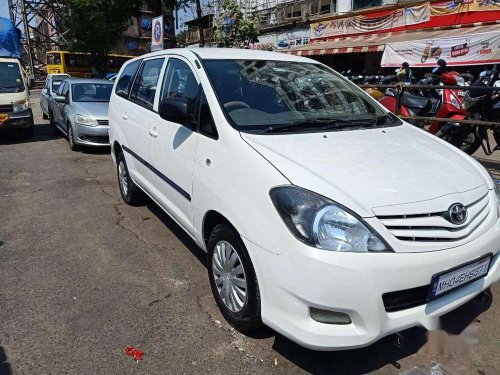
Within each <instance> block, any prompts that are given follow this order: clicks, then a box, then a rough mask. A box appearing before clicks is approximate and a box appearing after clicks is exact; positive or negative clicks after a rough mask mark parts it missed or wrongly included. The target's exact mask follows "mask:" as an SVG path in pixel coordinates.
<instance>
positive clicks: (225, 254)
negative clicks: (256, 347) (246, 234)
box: [207, 224, 263, 332]
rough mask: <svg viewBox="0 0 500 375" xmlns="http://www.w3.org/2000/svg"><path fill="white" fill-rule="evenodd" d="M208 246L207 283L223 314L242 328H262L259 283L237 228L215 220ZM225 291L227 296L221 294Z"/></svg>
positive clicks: (238, 327) (239, 328)
mask: <svg viewBox="0 0 500 375" xmlns="http://www.w3.org/2000/svg"><path fill="white" fill-rule="evenodd" d="M207 250H208V254H207V260H208V263H207V265H208V266H207V269H208V278H209V280H210V287H211V288H212V293H213V295H214V298H215V302H216V303H217V305H218V306H219V309H220V310H221V312H222V315H223V316H224V318H225V319H226V320H227V322H228V323H229V324H231V325H232V326H233V327H234V328H236V329H237V330H239V331H242V332H245V331H247V332H248V331H255V330H258V329H261V328H262V327H263V324H262V320H261V316H260V292H259V284H258V282H257V277H256V275H255V270H254V268H253V265H252V261H251V260H250V256H249V255H248V251H247V249H246V248H245V245H244V243H243V241H242V240H241V237H240V236H239V234H238V232H236V230H235V229H234V228H232V227H231V226H229V225H227V224H218V225H217V226H216V227H215V228H214V230H213V231H212V233H211V235H210V238H209V240H208V244H207ZM233 252H234V253H236V255H237V256H236V257H235V255H234V253H233ZM223 259H226V260H227V259H230V260H231V259H233V260H234V262H233V264H232V265H229V263H225V264H224V263H223V262H222V260H223ZM240 266H241V268H240ZM241 271H242V272H241ZM216 279H217V281H216ZM234 280H237V282H235V281H234ZM218 281H221V283H219V282H218ZM225 291H227V293H225ZM243 293H244V294H245V297H244V298H242V294H243ZM224 295H225V296H229V298H224V297H223V296H224ZM226 300H227V301H226Z"/></svg>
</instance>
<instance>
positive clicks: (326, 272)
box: [243, 220, 500, 350]
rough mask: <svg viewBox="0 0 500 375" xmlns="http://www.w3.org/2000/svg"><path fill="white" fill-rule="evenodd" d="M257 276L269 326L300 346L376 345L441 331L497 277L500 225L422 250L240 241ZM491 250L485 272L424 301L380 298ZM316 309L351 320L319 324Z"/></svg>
mask: <svg viewBox="0 0 500 375" xmlns="http://www.w3.org/2000/svg"><path fill="white" fill-rule="evenodd" d="M243 241H244V242H245V245H246V246H247V249H248V251H249V253H250V256H251V258H252V262H253V263H254V266H255V271H256V273H257V279H258V282H259V288H260V294H261V299H262V303H261V309H262V310H261V313H262V320H263V322H264V323H265V324H267V325H268V326H270V327H271V328H273V329H275V330H276V331H278V332H280V333H281V334H283V335H284V336H287V337H288V338H290V339H291V340H293V341H295V342H297V343H298V344H300V345H302V346H305V347H308V348H311V349H316V350H340V349H351V348H357V347H363V346H367V345H370V344H372V343H373V342H375V341H377V340H379V339H380V338H382V337H384V336H387V335H389V334H391V333H395V332H398V331H402V330H405V329H407V328H411V327H415V326H423V327H425V328H427V329H438V328H439V317H440V316H441V315H443V314H445V313H447V312H449V311H451V310H454V309H455V308H457V307H459V306H460V305H462V304H464V303H465V302H467V301H469V300H470V299H472V298H473V297H474V296H476V295H477V294H479V293H480V292H481V291H483V290H485V289H487V288H488V287H489V286H490V285H491V284H492V283H494V282H495V281H498V280H499V279H500V259H499V258H500V220H497V222H496V224H495V225H494V226H493V227H492V228H491V229H490V230H489V231H487V233H485V234H483V235H482V236H481V237H479V238H477V239H476V240H474V241H472V242H470V243H468V244H465V245H462V246H459V247H455V248H452V249H448V250H442V251H434V252H424V253H381V254H373V253H369V254H366V253H365V254H356V253H337V252H328V251H324V250H318V249H315V248H312V247H309V246H307V245H304V244H301V243H299V242H298V241H297V243H296V244H295V245H294V247H293V248H291V249H289V251H287V252H285V253H283V254H281V255H275V254H272V253H270V252H268V251H267V250H265V249H263V248H261V247H259V246H257V245H255V244H254V243H252V242H251V241H249V240H248V239H245V238H244V239H243ZM487 253H493V254H494V258H493V260H492V263H491V266H490V270H489V272H488V275H487V276H486V277H485V278H483V279H480V280H476V281H474V282H473V283H471V284H468V285H466V286H463V287H461V288H458V289H457V290H454V291H453V292H451V293H449V294H447V295H444V296H442V297H440V298H438V299H436V300H433V301H431V302H429V303H427V304H423V305H420V306H416V307H411V308H408V309H404V310H401V311H396V312H387V311H386V309H385V307H384V303H383V300H382V295H383V294H384V293H388V292H394V291H400V290H406V289H411V288H416V287H421V286H424V285H429V284H430V282H431V277H432V275H434V274H436V273H439V272H442V271H445V270H447V269H449V268H452V267H455V266H457V265H461V264H463V263H466V262H468V261H470V260H472V259H475V258H478V257H479V256H481V255H484V254H487ZM310 307H315V308H319V309H323V310H331V311H337V312H343V313H347V314H349V316H350V317H351V320H352V323H351V324H346V325H333V324H324V323H319V322H317V321H315V320H313V319H312V318H311V317H310V313H309V308H310Z"/></svg>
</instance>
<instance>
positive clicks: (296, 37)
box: [252, 28, 309, 51]
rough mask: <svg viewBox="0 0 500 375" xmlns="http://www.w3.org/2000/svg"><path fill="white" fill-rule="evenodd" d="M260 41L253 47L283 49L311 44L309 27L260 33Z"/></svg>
mask: <svg viewBox="0 0 500 375" xmlns="http://www.w3.org/2000/svg"><path fill="white" fill-rule="evenodd" d="M258 39H259V41H258V42H257V43H254V44H253V45H252V49H260V50H278V51H283V50H287V49H290V48H292V47H298V46H304V45H306V44H309V29H307V28H300V29H292V30H288V31H286V32H280V33H269V34H263V35H259V37H258Z"/></svg>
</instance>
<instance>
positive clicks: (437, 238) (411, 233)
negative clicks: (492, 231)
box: [377, 194, 490, 242]
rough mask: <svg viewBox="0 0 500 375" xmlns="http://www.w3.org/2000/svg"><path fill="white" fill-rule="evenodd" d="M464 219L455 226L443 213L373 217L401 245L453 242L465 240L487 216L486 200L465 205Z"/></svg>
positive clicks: (485, 198)
mask: <svg viewBox="0 0 500 375" xmlns="http://www.w3.org/2000/svg"><path fill="white" fill-rule="evenodd" d="M466 207H467V212H468V217H467V220H466V222H465V223H464V224H461V225H456V224H453V223H451V222H450V221H448V220H447V219H446V214H447V212H434V213H427V214H418V215H395V216H377V218H378V219H379V220H380V222H381V223H382V224H383V225H384V226H385V227H386V228H387V229H388V230H389V231H390V232H391V233H392V235H394V237H396V238H397V239H399V240H401V241H412V242H455V241H460V240H463V239H465V238H467V237H469V236H470V235H471V234H472V233H473V232H474V230H476V228H478V227H479V226H480V225H481V224H482V223H483V222H484V220H486V218H487V217H488V215H489V213H490V205H489V196H488V194H486V195H484V196H483V197H481V198H480V199H478V200H476V201H475V202H472V203H471V204H469V205H467V206H466Z"/></svg>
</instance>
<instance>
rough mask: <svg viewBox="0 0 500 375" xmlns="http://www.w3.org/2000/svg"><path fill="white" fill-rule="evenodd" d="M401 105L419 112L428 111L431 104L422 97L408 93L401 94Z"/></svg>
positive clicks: (427, 99)
mask: <svg viewBox="0 0 500 375" xmlns="http://www.w3.org/2000/svg"><path fill="white" fill-rule="evenodd" d="M403 105H404V106H405V107H408V108H413V109H417V110H420V111H419V112H423V110H429V109H431V107H432V103H431V101H430V100H429V98H424V97H422V96H417V95H412V94H410V93H407V92H405V93H403Z"/></svg>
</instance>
